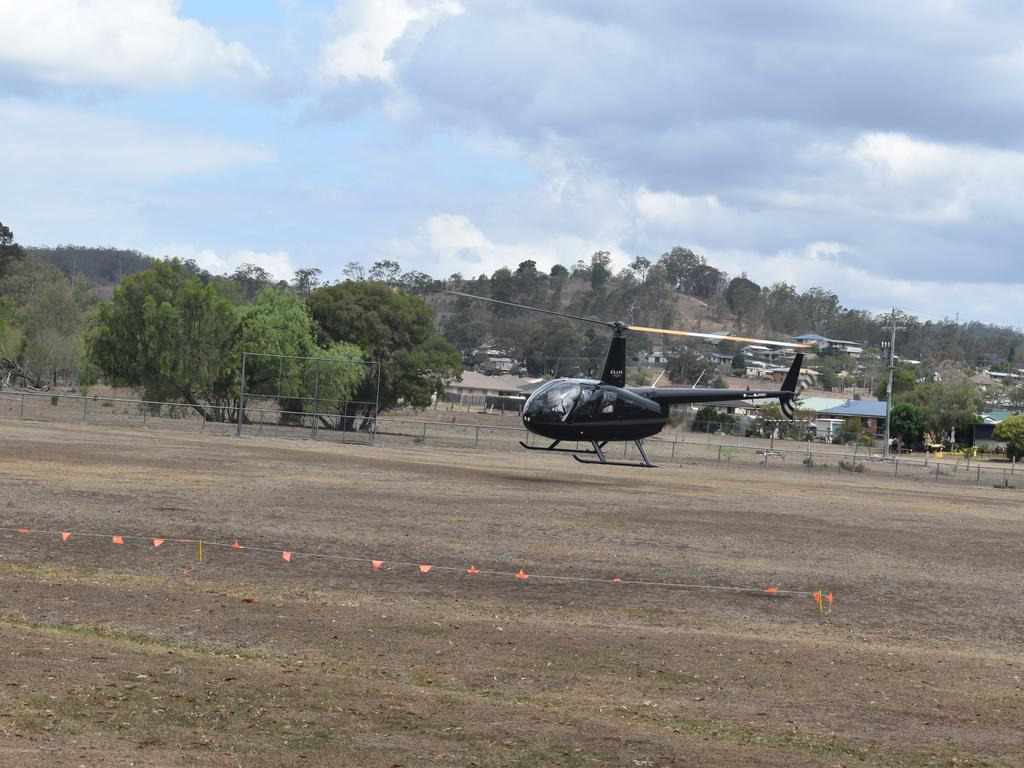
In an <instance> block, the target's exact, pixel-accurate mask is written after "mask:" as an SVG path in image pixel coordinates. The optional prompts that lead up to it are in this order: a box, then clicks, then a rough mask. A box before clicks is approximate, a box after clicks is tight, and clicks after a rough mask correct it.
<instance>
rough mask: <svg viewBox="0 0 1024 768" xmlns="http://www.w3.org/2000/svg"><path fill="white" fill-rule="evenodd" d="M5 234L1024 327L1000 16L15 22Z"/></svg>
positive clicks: (511, 2) (664, 6) (647, 3)
mask: <svg viewBox="0 0 1024 768" xmlns="http://www.w3.org/2000/svg"><path fill="white" fill-rule="evenodd" d="M0 18H2V19H3V23H2V24H0V147H3V153H2V157H3V164H2V169H0V221H2V222H3V223H5V224H7V225H8V226H10V227H11V228H12V229H13V230H14V232H15V235H16V236H17V239H18V240H19V241H20V242H22V243H26V244H31V245H56V244H60V243H76V244H90V245H91V244H110V245H116V246H122V247H130V248H138V249H140V250H143V251H145V252H147V253H150V254H153V255H158V256H162V255H179V256H183V257H191V258H195V259H196V260H197V261H199V262H200V263H201V264H203V265H204V266H206V267H207V268H209V269H211V270H213V271H217V272H221V271H226V270H230V269H232V268H233V267H234V266H235V265H237V264H238V263H241V262H247V261H248V262H255V263H258V264H261V265H262V266H264V267H266V268H267V269H269V270H271V271H272V272H274V273H275V274H278V275H280V276H287V275H288V274H290V272H291V271H292V270H293V269H294V268H296V267H301V266H317V267H320V268H321V269H323V270H324V277H325V278H327V279H337V278H339V277H340V276H341V268H342V266H343V265H344V264H345V263H346V262H349V261H360V262H363V263H365V264H370V263H372V262H373V261H376V260H379V259H383V258H391V259H396V260H398V261H399V262H400V263H401V264H402V266H403V267H404V268H405V269H407V270H408V269H418V270H422V271H425V272H429V273H431V274H433V275H436V276H447V275H449V274H451V273H453V272H462V273H464V274H466V275H476V274H479V273H481V272H487V273H489V272H491V271H493V270H494V269H495V268H496V267H498V266H501V265H512V266H514V265H515V264H517V263H518V262H520V261H522V260H524V259H527V258H531V259H534V260H536V261H537V262H538V263H539V264H540V265H542V266H544V267H549V266H550V265H551V264H553V263H556V262H559V263H562V264H566V265H571V264H572V263H574V262H575V261H576V260H577V259H579V258H587V257H589V255H590V254H591V253H592V252H593V251H595V250H599V249H601V250H609V251H611V252H612V253H613V254H614V257H615V259H616V262H617V263H618V264H619V265H622V264H625V263H626V262H627V261H628V260H629V259H631V258H632V257H633V256H634V255H644V256H647V257H648V258H651V259H652V260H653V259H654V258H657V256H658V255H660V254H661V253H663V252H664V251H666V250H668V249H669V248H671V247H672V246H675V245H683V246H687V247H690V248H692V249H694V250H696V251H698V252H700V253H703V254H705V255H706V256H707V257H708V259H709V260H710V261H711V262H712V263H713V264H715V265H716V266H719V267H721V268H724V269H726V270H727V271H729V272H730V273H731V274H738V273H740V272H744V271H745V272H746V273H747V274H748V275H749V276H750V277H751V278H753V279H755V280H758V281H760V282H762V283H770V282H774V281H776V280H786V281H788V282H791V283H794V284H795V285H796V286H797V287H798V288H801V289H805V288H808V287H811V286H814V285H822V286H825V287H828V288H831V289H833V290H835V291H836V292H838V293H839V295H840V299H841V300H842V302H843V303H844V304H846V305H848V306H855V307H863V308H869V309H882V308H885V307H888V306H891V305H894V304H895V305H896V306H899V307H901V308H904V309H906V310H908V311H911V312H915V313H918V314H920V315H921V316H922V318H923V319H941V318H943V317H950V318H952V317H954V316H955V315H956V314H957V313H959V315H960V317H961V319H970V318H975V319H980V320H984V321H988V322H996V323H1000V324H1007V325H1016V326H1024V268H1022V262H1021V260H1020V253H1021V242H1022V239H1024V238H1022V235H1024V231H1022V226H1021V223H1022V211H1024V132H1022V126H1024V34H1022V31H1024V11H1022V10H1021V6H1020V4H1019V3H1016V2H1009V1H1003V0H977V2H961V1H959V0H920V1H919V2H915V1H914V0H907V1H906V2H903V3H898V4H895V3H892V2H874V1H872V0H867V1H865V2H859V3H822V2H820V0H775V1H774V2H770V3H768V2H763V1H762V0H716V2H706V1H705V0H700V1H698V0H695V1H694V2H687V1H686V0H636V1H635V2H621V0H544V1H541V0H537V1H536V2H533V1H532V0H181V1H180V2H179V1H177V0H33V1H32V2H24V1H23V0H0Z"/></svg>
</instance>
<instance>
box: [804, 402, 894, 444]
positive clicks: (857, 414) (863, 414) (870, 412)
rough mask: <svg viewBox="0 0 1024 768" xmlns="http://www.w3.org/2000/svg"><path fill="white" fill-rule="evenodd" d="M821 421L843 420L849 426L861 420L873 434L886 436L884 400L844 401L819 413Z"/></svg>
mask: <svg viewBox="0 0 1024 768" xmlns="http://www.w3.org/2000/svg"><path fill="white" fill-rule="evenodd" d="M817 415H818V418H821V419H843V420H844V421H845V422H846V423H847V424H850V423H851V422H852V421H854V420H856V419H859V420H860V424H862V425H863V426H864V428H865V429H867V430H869V431H870V432H871V433H872V434H874V435H877V436H881V435H884V434H885V401H884V400H844V401H843V402H842V403H840V404H839V405H833V406H831V407H829V408H825V409H823V410H820V411H818V412H817Z"/></svg>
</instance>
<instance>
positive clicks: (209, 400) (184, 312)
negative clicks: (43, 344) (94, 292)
mask: <svg viewBox="0 0 1024 768" xmlns="http://www.w3.org/2000/svg"><path fill="white" fill-rule="evenodd" d="M97 321H98V322H97V328H96V332H95V334H94V335H93V337H92V339H91V344H90V357H91V359H92V361H93V363H94V364H95V365H96V366H97V367H98V368H99V369H100V371H101V372H102V373H103V375H104V376H105V378H106V380H107V381H108V382H109V383H111V384H113V385H114V386H130V387H141V388H142V391H143V395H144V397H145V398H146V399H148V400H160V401H170V400H174V401H183V402H186V403H189V404H191V405H193V406H194V407H196V408H197V410H199V411H200V412H201V413H203V414H204V415H205V416H211V415H212V416H213V417H214V418H218V419H222V418H224V417H225V415H226V412H225V411H223V410H218V411H215V412H213V413H212V414H210V413H209V412H208V411H207V409H206V408H204V407H203V406H204V405H215V406H222V407H223V406H228V407H230V406H233V405H234V404H235V398H236V397H237V390H238V379H237V377H236V376H233V373H234V370H235V365H237V363H234V361H230V356H231V354H232V352H234V351H235V350H236V349H237V345H238V336H239V312H238V309H237V308H236V307H235V306H234V305H233V304H232V303H231V302H230V301H228V300H227V299H226V298H224V297H223V296H222V295H221V294H220V293H219V292H218V290H217V289H216V288H215V287H214V286H213V285H205V286H204V285H203V284H202V282H201V281H200V280H199V278H198V277H196V276H194V275H192V274H190V272H189V270H188V269H187V268H186V267H185V265H184V264H183V263H182V262H181V261H179V260H177V259H173V260H170V261H158V262H156V263H154V264H153V266H152V267H150V268H149V269H147V270H145V271H143V272H137V273H135V274H133V275H129V276H128V277H127V278H125V280H124V282H123V283H122V284H121V286H120V287H119V288H117V290H115V292H114V297H113V299H112V300H111V301H109V302H105V303H104V304H101V305H100V307H99V311H98V314H97ZM226 360H227V361H229V362H228V363H227V364H226Z"/></svg>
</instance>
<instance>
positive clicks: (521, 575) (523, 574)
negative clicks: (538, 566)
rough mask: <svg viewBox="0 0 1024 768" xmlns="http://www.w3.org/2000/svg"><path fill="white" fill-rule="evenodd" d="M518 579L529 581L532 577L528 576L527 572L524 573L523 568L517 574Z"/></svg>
mask: <svg viewBox="0 0 1024 768" xmlns="http://www.w3.org/2000/svg"><path fill="white" fill-rule="evenodd" d="M516 578H517V579H528V578H530V577H529V576H527V575H526V571H524V570H523V569H522V568H520V569H519V573H517V574H516Z"/></svg>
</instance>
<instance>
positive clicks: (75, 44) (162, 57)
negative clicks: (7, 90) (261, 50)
mask: <svg viewBox="0 0 1024 768" xmlns="http://www.w3.org/2000/svg"><path fill="white" fill-rule="evenodd" d="M179 6H180V2H178V0H130V2H124V0H31V2H23V1H22V0H9V1H8V2H4V3H3V4H2V18H3V23H2V24H0V67H3V66H6V67H7V68H10V69H13V70H14V71H15V72H16V73H20V74H23V75H26V76H28V77H30V78H32V79H37V80H42V81H45V82H49V83H53V84H56V85H63V86H79V85H103V86H117V87H159V86H167V85H186V84H189V83H193V82H196V81H199V80H203V79H206V78H218V77H236V76H250V77H252V76H255V77H262V76H263V75H265V74H266V68H265V67H264V66H263V65H261V64H260V63H259V62H257V61H256V59H255V58H253V56H252V54H251V53H250V52H249V50H248V49H247V48H246V47H245V46H244V45H242V44H241V43H237V42H232V43H225V42H223V41H222V40H221V39H220V38H219V37H218V36H217V33H216V32H215V31H214V30H212V29H210V28H209V27H204V26H203V25H202V24H200V23H199V22H197V21H194V20H192V19H183V18H180V17H179V16H178V15H177V13H178V10H179Z"/></svg>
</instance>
